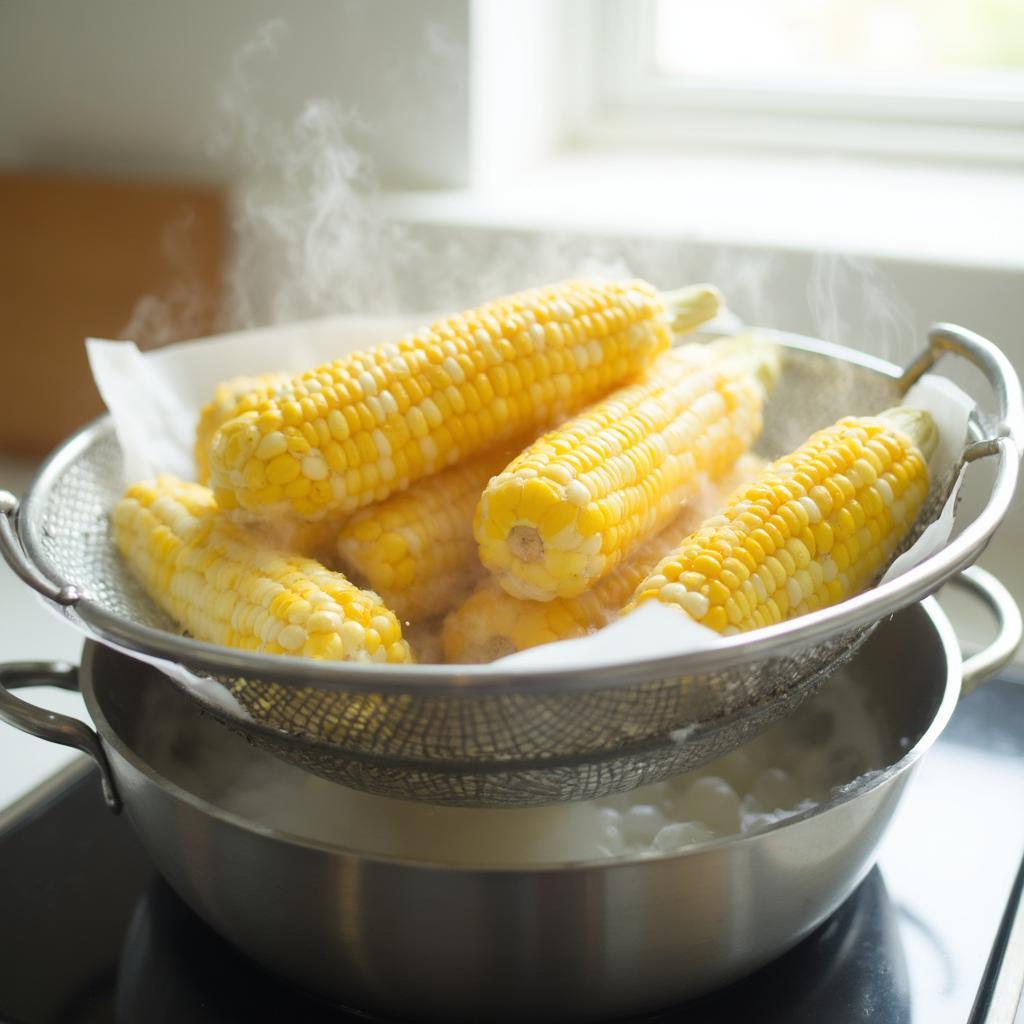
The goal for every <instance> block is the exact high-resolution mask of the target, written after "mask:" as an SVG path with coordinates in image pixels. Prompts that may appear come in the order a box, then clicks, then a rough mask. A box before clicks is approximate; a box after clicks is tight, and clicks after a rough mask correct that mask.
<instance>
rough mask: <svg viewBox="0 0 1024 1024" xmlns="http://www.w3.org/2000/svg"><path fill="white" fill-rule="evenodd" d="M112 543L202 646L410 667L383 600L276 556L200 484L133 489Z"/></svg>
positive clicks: (119, 510) (315, 566) (162, 480)
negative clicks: (210, 645)
mask: <svg viewBox="0 0 1024 1024" xmlns="http://www.w3.org/2000/svg"><path fill="white" fill-rule="evenodd" d="M113 524H114V537H115V540H116V542H117V546H118V548H119V549H120V551H121V554H122V555H123V556H124V558H125V560H126V561H127V562H128V564H129V565H130V566H131V568H132V570H133V571H134V573H135V575H136V576H137V577H138V579H139V580H140V581H141V583H142V584H143V586H144V587H145V588H146V591H147V592H148V593H149V595H150V596H151V597H152V598H153V599H154V600H155V601H156V602H157V603H159V604H160V606H161V607H162V608H164V609H165V610H166V611H167V612H168V614H170V615H171V616H173V617H174V619H175V620H176V621H177V622H179V623H180V624H181V625H182V626H184V627H185V628H186V629H187V630H188V631H189V632H190V633H191V634H192V635H193V636H195V637H196V638H197V639H199V640H206V641H209V642H212V643H218V644H223V645H225V646H228V647H237V648H241V649H242V650H248V651H258V652H262V653H265V654H293V655H302V656H304V657H307V658H321V659H328V660H334V661H367V662H369V661H374V662H410V661H411V660H412V657H411V655H410V652H409V648H408V645H407V644H406V643H405V641H404V640H403V639H402V631H401V628H400V626H399V624H398V620H397V619H396V618H395V615H394V613H393V612H391V611H390V610H389V609H388V608H386V607H385V606H384V605H383V604H382V603H381V602H380V599H379V598H378V597H377V595H376V594H373V593H370V592H368V591H364V590H360V589H359V588H358V587H355V586H354V585H353V584H351V583H350V582H349V581H348V580H347V579H345V577H344V576H342V575H341V573H336V572H331V571H330V570H329V569H326V568H325V567H324V566H323V565H321V564H320V563H318V562H315V561H313V560H312V559H310V558H305V557H303V556H301V555H296V554H289V553H286V552H284V551H281V550H278V549H275V548H274V547H273V546H272V545H271V544H269V543H268V538H267V537H266V536H261V535H259V534H258V533H256V532H253V531H248V530H246V529H244V528H243V527H241V526H239V525H237V524H236V523H234V522H233V521H232V520H231V518H230V517H229V516H228V515H226V514H225V513H224V512H223V511H221V510H220V509H218V507H217V505H216V504H215V502H214V500H213V495H212V494H211V492H210V491H209V490H208V489H207V488H205V487H203V486H201V485H200V484H194V483H187V482H184V481H181V480H176V479H175V478H173V477H170V476H162V477H159V478H158V479H157V480H156V481H153V482H143V483H137V484H133V485H132V486H131V487H129V488H128V491H127V492H126V494H125V496H124V498H122V500H121V501H120V502H119V503H118V505H117V506H116V507H115V509H114V512H113Z"/></svg>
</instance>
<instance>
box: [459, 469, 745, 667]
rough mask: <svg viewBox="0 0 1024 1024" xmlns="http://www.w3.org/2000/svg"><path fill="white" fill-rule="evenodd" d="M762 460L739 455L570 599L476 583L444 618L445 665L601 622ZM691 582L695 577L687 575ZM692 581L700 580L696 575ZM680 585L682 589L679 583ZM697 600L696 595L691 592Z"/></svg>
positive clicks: (490, 656) (577, 632) (562, 636)
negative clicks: (526, 596)
mask: <svg viewBox="0 0 1024 1024" xmlns="http://www.w3.org/2000/svg"><path fill="white" fill-rule="evenodd" d="M762 466H763V461H762V460H761V459H758V458H757V457H756V456H753V455H745V456H743V457H742V458H741V459H739V461H738V462H737V463H736V465H735V466H734V467H733V468H732V469H731V470H730V471H729V472H728V473H727V474H726V475H725V476H724V477H723V478H722V479H721V480H719V481H717V482H716V483H711V482H707V483H705V485H704V486H702V487H701V488H700V489H699V490H698V492H697V493H696V494H695V496H694V498H693V499H692V500H691V501H690V502H689V503H688V504H687V505H686V506H685V507H684V509H683V511H682V512H681V513H680V514H679V515H677V516H676V518H675V519H674V520H673V521H672V522H671V523H670V524H669V525H668V526H667V527H666V528H665V529H664V530H662V531H661V533H659V534H658V535H657V536H655V537H652V538H649V539H648V540H647V541H645V542H644V543H643V544H641V545H639V546H638V547H637V549H636V550H635V551H634V553H633V554H632V556H631V557H630V558H628V559H626V560H625V561H623V562H622V564H621V565H619V566H618V567H617V568H616V569H615V570H613V571H612V572H610V573H609V574H608V575H607V576H605V577H604V578H603V579H601V580H599V581H598V582H597V583H596V584H595V585H594V586H592V587H590V588H589V589H587V590H585V591H584V592H583V593H582V594H579V595H578V596H576V597H562V598H556V599H555V600H554V601H528V600H523V599H521V598H517V597H512V596H511V595H510V594H507V593H505V591H504V590H502V589H501V587H500V586H499V585H498V584H497V583H496V582H495V581H494V580H493V579H490V578H488V579H485V580H483V581H481V582H480V583H479V584H478V585H477V588H476V590H474V591H473V593H472V594H470V596H469V597H468V598H466V600H465V601H463V602H462V604H460V605H459V606H458V607H457V608H456V609H455V610H454V611H452V612H450V613H449V614H448V615H447V616H446V617H445V620H444V628H443V633H442V642H443V646H444V656H445V660H446V661H448V662H456V663H467V662H486V661H493V660H494V659H495V658H500V657H504V656H505V655H507V654H514V653H515V652H516V651H523V650H526V649H527V648H529V647H536V646H537V645H538V644H543V643H551V642H552V641H555V640H569V639H571V638H573V637H579V636H584V635H586V634H587V633H590V632H592V631H594V630H596V629H600V628H601V627H603V626H605V625H607V624H608V622H609V621H611V619H613V618H614V617H615V616H616V615H617V614H618V612H619V609H620V608H621V607H622V605H623V604H624V603H625V602H626V601H627V600H628V599H629V597H630V595H631V594H632V593H633V591H634V590H635V589H636V587H637V585H638V584H639V583H640V582H641V580H643V579H644V578H645V577H646V576H647V575H648V573H650V571H651V570H652V569H653V568H654V566H655V565H656V564H657V563H658V561H659V560H660V559H661V558H662V556H663V555H664V554H665V553H666V552H667V551H670V550H672V549H673V548H674V547H675V546H676V545H677V544H678V543H679V542H680V541H682V540H683V539H685V538H686V537H687V536H688V535H689V534H690V532H691V531H692V530H693V529H694V527H695V526H697V525H698V524H699V523H700V522H701V521H702V520H703V519H704V518H705V517H706V516H707V515H708V513H709V512H711V511H712V510H713V509H716V508H718V507H720V505H721V503H722V500H723V499H724V498H725V497H726V496H727V495H728V494H729V493H730V492H731V491H732V490H733V489H734V488H736V487H738V486H739V485H740V484H742V483H744V482H746V481H748V480H750V479H751V478H752V477H753V476H754V474H756V473H757V472H758V470H760V469H761V468H762ZM688 575H689V576H690V577H691V579H693V578H695V577H696V574H694V573H690V574H688ZM699 579H701V580H702V579H703V577H700V578H699ZM681 589H683V588H681ZM691 597H692V598H693V599H695V601H696V602H697V604H698V606H699V602H700V601H701V600H702V599H701V598H700V597H699V595H696V594H694V595H691Z"/></svg>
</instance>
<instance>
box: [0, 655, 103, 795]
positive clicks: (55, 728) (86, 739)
mask: <svg viewBox="0 0 1024 1024" xmlns="http://www.w3.org/2000/svg"><path fill="white" fill-rule="evenodd" d="M19 686H59V687H60V688H61V689H62V690H77V689H78V669H77V667H76V666H74V665H69V664H68V663H67V662H63V661H12V662H8V663H7V664H6V665H0V722H6V723H7V724H8V725H12V726H14V728H15V729H20V730H21V731H22V732H27V733H28V734H29V735H30V736H38V737H39V738H40V739H43V740H49V742H50V743H60V744H62V745H63V746H65V747H75V748H77V749H78V750H81V751H83V752H84V753H86V754H88V755H89V756H90V757H91V758H92V759H93V760H94V761H95V762H96V764H97V765H98V766H99V769H100V783H101V785H102V786H103V799H104V800H105V801H106V804H107V807H108V808H110V810H111V811H113V812H114V814H117V813H118V812H119V811H120V810H121V797H120V796H119V795H118V792H117V787H116V786H115V785H114V774H113V772H112V771H111V769H110V762H109V761H108V760H107V754H106V751H104V749H103V745H102V744H101V743H100V738H99V736H98V735H97V734H96V731H95V730H94V729H91V728H89V726H87V725H86V724H85V722H80V721H79V720H78V719H77V718H71V717H70V716H69V715H60V714H58V713H57V712H56V711H47V710H46V709H45V708H37V707H36V706H35V705H34V704H29V703H28V702H27V701H23V700H21V699H20V698H18V697H15V696H14V694H13V693H11V692H10V691H11V690H13V689H15V688H16V687H19Z"/></svg>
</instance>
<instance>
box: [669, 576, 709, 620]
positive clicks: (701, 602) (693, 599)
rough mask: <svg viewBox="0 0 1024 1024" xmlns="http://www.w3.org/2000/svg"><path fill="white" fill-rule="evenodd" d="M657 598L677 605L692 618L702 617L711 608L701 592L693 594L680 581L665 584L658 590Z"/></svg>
mask: <svg viewBox="0 0 1024 1024" xmlns="http://www.w3.org/2000/svg"><path fill="white" fill-rule="evenodd" d="M658 598H659V600H661V601H667V602H669V603H670V604H676V605H679V607H680V608H682V609H683V611H684V612H686V614H687V615H689V616H690V617H691V618H693V619H703V618H704V616H705V615H707V613H708V611H709V610H710V608H711V602H710V601H709V600H708V599H707V598H706V597H705V596H704V595H703V594H695V593H694V592H693V591H692V590H687V589H686V587H684V586H683V585H682V584H681V583H667V584H665V586H663V587H662V588H661V590H660V591H659V593H658Z"/></svg>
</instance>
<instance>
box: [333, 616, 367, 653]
mask: <svg viewBox="0 0 1024 1024" xmlns="http://www.w3.org/2000/svg"><path fill="white" fill-rule="evenodd" d="M338 636H339V637H340V638H341V643H342V646H344V648H345V654H346V655H353V654H355V653H356V652H357V651H361V650H362V649H363V645H364V644H365V642H366V633H365V631H364V630H363V627H362V626H360V625H359V623H358V622H353V621H352V620H351V619H349V620H348V621H347V622H343V623H342V624H341V627H340V628H339V629H338Z"/></svg>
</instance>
